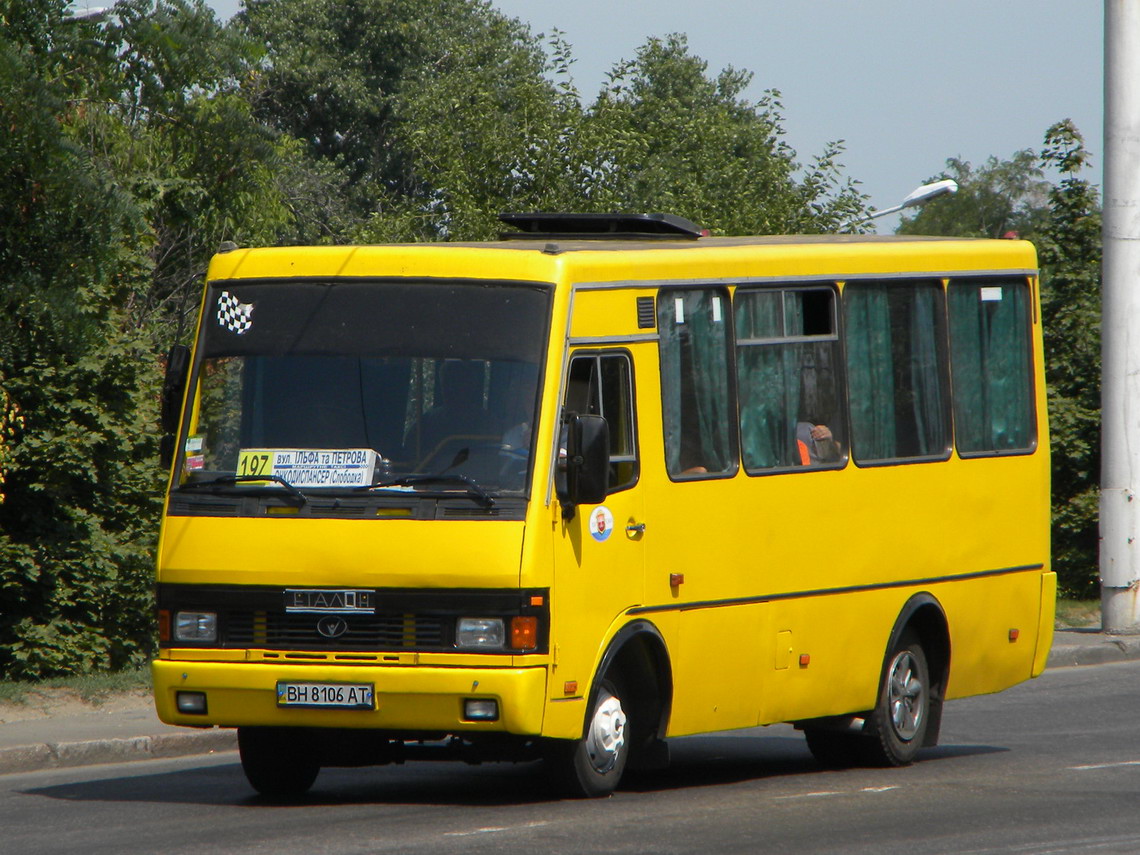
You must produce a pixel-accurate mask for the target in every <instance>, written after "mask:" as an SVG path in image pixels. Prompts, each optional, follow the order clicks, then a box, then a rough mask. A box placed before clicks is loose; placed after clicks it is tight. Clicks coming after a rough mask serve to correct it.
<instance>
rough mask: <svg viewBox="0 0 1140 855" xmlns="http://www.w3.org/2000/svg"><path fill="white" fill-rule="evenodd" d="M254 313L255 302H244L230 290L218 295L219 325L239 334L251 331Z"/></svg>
mask: <svg viewBox="0 0 1140 855" xmlns="http://www.w3.org/2000/svg"><path fill="white" fill-rule="evenodd" d="M252 314H253V303H243V302H242V301H241V300H239V299H238V298H237V297H235V296H234V295H233V294H231V293H230V292H229V291H223V292H222V293H221V295H220V296H219V297H218V325H219V326H223V327H225V328H226V329H228V330H229V331H230V332H232V333H237V334H238V335H242V334H243V333H246V332H249V328H250V327H252V326H253V321H252V320H251V319H250V316H251V315H252Z"/></svg>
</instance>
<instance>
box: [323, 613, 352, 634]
mask: <svg viewBox="0 0 1140 855" xmlns="http://www.w3.org/2000/svg"><path fill="white" fill-rule="evenodd" d="M317 632H319V633H320V634H321V635H323V636H324V637H325V638H340V637H341V636H342V635H344V634H345V633H346V632H348V621H346V620H345V619H344V618H342V617H323V618H321V619H320V620H319V621H317Z"/></svg>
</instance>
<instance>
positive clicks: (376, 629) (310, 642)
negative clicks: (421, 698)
mask: <svg viewBox="0 0 1140 855" xmlns="http://www.w3.org/2000/svg"><path fill="white" fill-rule="evenodd" d="M330 618H332V619H331V620H330ZM452 623H453V622H452V621H448V620H445V619H444V618H441V617H436V616H430V615H415V614H388V615H335V616H333V615H330V616H325V617H322V616H321V615H314V614H283V613H274V612H249V611H241V612H229V613H227V614H226V616H225V630H224V632H225V639H224V642H223V644H224V646H226V647H266V648H271V649H278V650H303V649H307V650H449V649H451V647H452V639H451V635H452V632H451V630H452Z"/></svg>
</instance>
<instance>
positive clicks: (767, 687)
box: [153, 214, 1055, 797]
mask: <svg viewBox="0 0 1140 855" xmlns="http://www.w3.org/2000/svg"><path fill="white" fill-rule="evenodd" d="M504 220H505V221H506V223H507V226H506V228H507V229H508V232H507V233H506V234H504V238H503V240H501V241H499V242H487V243H451V244H448V243H440V244H420V245H392V246H355V247H333V246H325V247H309V248H296V247H292V248H290V247H281V248H260V249H238V248H227V249H226V250H225V251H223V252H220V253H219V254H217V255H216V256H215V257H214V259H213V261H212V263H211V265H210V269H209V273H208V280H207V283H206V287H205V297H204V300H203V303H202V311H201V317H200V322H199V326H198V332H197V338H196V340H195V342H194V346H193V351H192V355H191V352H190V350H189V349H187V348H175V350H174V351H173V352H172V354H171V360H170V370H169V372H168V377H167V383H166V387H165V389H164V402H163V410H164V424H165V427H166V430H168V431H169V433H168V436H167V437H166V438H165V440H164V449H165V452H164V457H165V460H166V461H167V463H168V464H169V465H170V466H171V473H172V474H171V479H170V484H169V492H168V496H167V500H166V511H165V517H164V521H163V527H162V534H161V540H160V545H159V550H158V567H157V598H158V609H159V636H160V639H159V641H160V652H159V655H158V658H157V659H156V660H155V662H154V666H153V667H154V687H155V688H154V691H155V700H156V705H157V708H158V712H159V715H160V717H161V718H162V720H163V721H165V722H168V723H170V724H176V725H185V726H191V727H209V726H217V727H231V728H233V727H236V728H237V734H238V743H239V748H240V755H241V762H242V766H243V769H244V771H245V773H246V776H247V777H248V779H249V782H250V783H251V785H252V786H253V787H254V788H255V789H257V790H258V791H259V792H261V793H263V794H266V795H267V796H270V797H288V796H296V795H299V794H302V793H304V792H305V791H307V790H308V789H309V788H310V787H311V785H312V784H313V782H314V780H315V779H316V777H317V775H318V773H319V770H320V769H321V767H323V766H337V765H371V764H383V763H388V762H402V761H404V760H406V759H414V758H417V757H423V758H425V759H427V758H433V757H434V758H440V757H446V758H456V759H465V760H471V761H483V760H509V761H527V760H532V759H533V760H542V761H543V764H544V765H543V767H542V768H544V769H545V770H546V774H548V775H549V776H550V777H551V779H552V780H554V781H557V782H558V783H559V785H560V786H562V787H564V788H565V789H566V790H567V791H569V792H570V793H573V794H576V795H584V796H598V795H604V794H607V793H609V792H611V791H612V790H613V789H614V788H615V787H616V786H617V785H618V782H619V781H620V779H621V777H622V774H623V771H624V770H626V769H627V768H628V769H634V768H641V769H653V768H660V767H661V766H662V765H663V764H665V763H667V761H668V743H667V742H666V739H667V738H670V737H678V736H683V735H687V734H698V733H705V732H712V731H722V730H728V729H738V728H750V727H755V726H758V725H766V724H772V723H778V722H791V723H794V724H795V725H796V726H797V727H798V728H799V729H801V730H802V731H803V732H804V734H805V736H806V739H807V745H808V747H809V748H810V749H811V751H812V753H813V754H814V755H815V757H816V758H817V759H818V760H819V761H820V762H821V763H823V764H827V765H846V764H856V763H874V764H883V765H903V764H907V763H910V762H911V761H912V760H913V759H914V758H915V755H916V753H917V752H918V751H919V749H920V748H922V747H923V746H929V745H934V744H936V741H937V739H938V732H939V725H940V721H941V717H942V711H943V704H944V702H945V701H947V700H951V699H954V698H960V697H964V696H969V695H977V694H981V693H987V692H995V691H999V690H1001V689H1004V688H1006V687H1008V686H1011V685H1014V684H1016V683H1018V682H1021V681H1023V680H1026V679H1028V678H1030V677H1033V676H1036V675H1037V674H1039V673H1040V672H1041V671H1042V669H1043V668H1044V666H1045V661H1046V657H1047V654H1048V651H1049V645H1050V641H1051V634H1052V625H1053V603H1054V595H1055V576H1054V574H1053V573H1052V571H1051V569H1050V559H1049V502H1048V496H1049V459H1048V448H1049V443H1048V437H1047V426H1046V410H1045V384H1044V379H1043V371H1042V343H1041V342H1042V340H1041V318H1040V314H1039V309H1038V278H1037V269H1036V266H1037V265H1036V256H1035V253H1034V250H1033V247H1032V246H1031V245H1030V244H1028V243H1026V242H1022V241H990V240H963V239H939V238H912V237H878V236H807V237H803V236H779V237H709V236H707V235H705V234H704V233H702V231H701V230H700V229H699V228H697V227H696V226H694V225H693V224H692V223H689V222H688V221H686V220H683V219H681V218H678V217H674V216H669V215H660V214H654V215H637V216H618V215H569V214H567V215H557V214H530V215H521V214H520V215H504Z"/></svg>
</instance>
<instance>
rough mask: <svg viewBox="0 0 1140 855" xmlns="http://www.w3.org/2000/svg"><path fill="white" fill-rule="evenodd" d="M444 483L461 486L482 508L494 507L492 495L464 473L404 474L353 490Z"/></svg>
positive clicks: (429, 493) (443, 494)
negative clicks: (400, 476)
mask: <svg viewBox="0 0 1140 855" xmlns="http://www.w3.org/2000/svg"><path fill="white" fill-rule="evenodd" d="M433 484H435V485H446V484H454V485H456V486H462V487H463V488H464V493H466V495H467V496H469V497H470V498H471V499H472V500H473V501H475V502H477V503H478V504H480V505H482V506H483V507H484V508H490V507H494V505H495V499H494V497H493V496H492V495H491V494H490V493H488V492H487V491H486V490H484V489H483V488H482V487H480V486H479V485H478V483H476V482H475V481H474V480H473V479H471V478H468V477H467V476H466V475H405V476H404V477H402V478H393V479H391V480H389V481H377V482H376V483H375V484H369V485H367V486H365V487H354V488H353V489H354V490H363V491H379V490H389V489H390V490H392V491H393V492H402V493H403V492H407V491H405V490H399V489H397V488H400V487H410V488H412V489H415V488H417V487H420V486H425V487H427V486H431V485H433ZM416 494H418V495H420V496H425V495H426V496H430V497H432V498H447V497H448V496H452V495H454V493H453V492H452V491H450V490H446V491H423V490H418V489H417V490H416Z"/></svg>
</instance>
